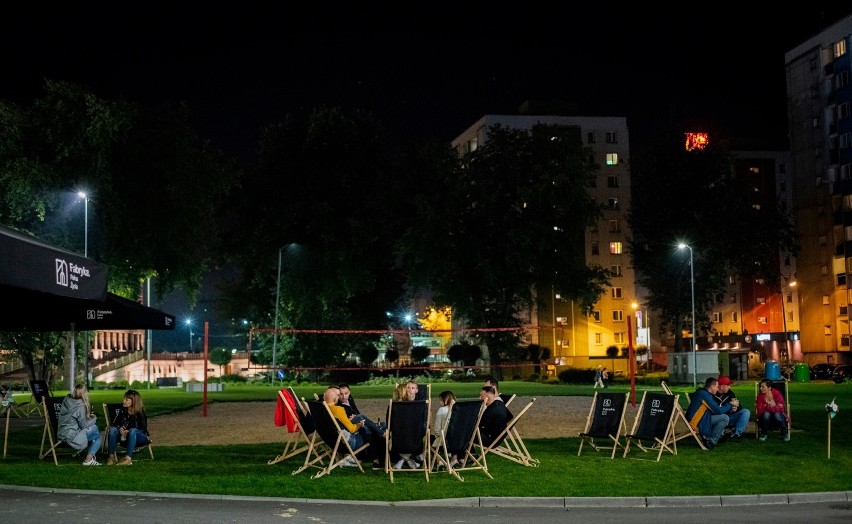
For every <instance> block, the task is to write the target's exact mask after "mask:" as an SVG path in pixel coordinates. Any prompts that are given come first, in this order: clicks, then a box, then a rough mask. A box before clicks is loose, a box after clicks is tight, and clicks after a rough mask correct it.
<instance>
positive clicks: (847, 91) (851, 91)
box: [785, 16, 852, 364]
mask: <svg viewBox="0 0 852 524" xmlns="http://www.w3.org/2000/svg"><path fill="white" fill-rule="evenodd" d="M850 35H852V16H848V17H846V18H844V19H842V20H840V21H838V22H837V23H835V24H834V25H832V26H830V27H828V28H826V29H825V30H823V31H822V32H820V33H819V34H817V35H815V36H813V37H812V38H810V39H809V40H807V41H805V42H803V43H802V44H800V45H799V46H797V47H795V48H794V49H792V50H790V51H788V52H787V53H786V54H785V67H786V75H787V112H788V125H789V137H790V156H791V159H792V164H793V166H792V191H793V197H794V198H793V212H794V216H795V219H796V223H797V228H798V234H799V237H798V241H799V246H800V251H799V254H798V260H797V271H796V280H797V290H798V297H799V300H800V304H799V306H800V312H801V318H800V324H801V325H800V330H801V348H802V352H803V353H804V355H803V359H804V360H805V361H806V362H808V363H809V364H816V363H819V362H829V363H849V362H850V361H852V359H850V352H849V333H850V330H849V303H850V295H849V286H848V285H847V279H848V278H849V276H848V275H849V274H850V273H852V85H850V76H852V62H851V61H850V49H849V45H850Z"/></svg>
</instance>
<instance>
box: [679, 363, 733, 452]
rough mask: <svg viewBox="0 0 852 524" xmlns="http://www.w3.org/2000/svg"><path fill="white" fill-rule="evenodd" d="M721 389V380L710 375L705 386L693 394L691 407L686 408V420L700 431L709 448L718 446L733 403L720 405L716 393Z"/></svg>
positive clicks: (690, 402) (705, 444) (706, 446)
mask: <svg viewBox="0 0 852 524" xmlns="http://www.w3.org/2000/svg"><path fill="white" fill-rule="evenodd" d="M718 391H719V381H718V379H716V377H708V378H707V380H705V381H704V387H703V388H698V389H696V390H695V393H693V394H692V396H691V398H690V401H689V407H688V408H686V420H687V421H689V425H690V426H692V429H694V430H696V431H698V434H699V435H701V438H702V440H703V441H704V447H705V448H707V449H708V450H710V449H713V448H715V447H716V444H717V443H718V442H719V438H720V437H721V436H722V433H724V432H725V427H726V426H727V425H728V415H727V414H728V412H730V411H731V405H730V404H725V405H724V406H720V405H719V404H718V402H716V397H715V396H714V395H716V393H717V392H718Z"/></svg>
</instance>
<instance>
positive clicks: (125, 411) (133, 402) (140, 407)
mask: <svg viewBox="0 0 852 524" xmlns="http://www.w3.org/2000/svg"><path fill="white" fill-rule="evenodd" d="M119 438H120V439H121V441H122V442H123V445H124V446H126V448H127V455H125V457H124V458H123V459H122V460H121V461H120V462H119V461H118V459H117V458H116V455H115V449H116V446H117V445H118V440H119ZM150 441H151V440H150V438H149V435H148V416H147V415H146V414H145V405H144V404H143V402H142V395H140V394H139V392H138V391H136V390H135V389H128V390H127V392H125V393H124V401H123V406H122V408H121V411H119V412H118V414H117V415H116V416H115V420H113V421H112V422H111V423H110V428H109V435H108V440H107V442H108V448H107V449H108V452H109V458H108V459H107V465H108V466H111V465H113V464H115V465H118V466H130V465H132V464H133V451H134V450H135V449H136V447H137V446H139V447H142V446H144V445H145V444H148V443H149V442H150Z"/></svg>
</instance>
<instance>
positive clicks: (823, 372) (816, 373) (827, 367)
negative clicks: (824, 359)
mask: <svg viewBox="0 0 852 524" xmlns="http://www.w3.org/2000/svg"><path fill="white" fill-rule="evenodd" d="M834 368H835V365H834V364H814V365H813V366H812V367H811V380H820V379H826V380H831V375H832V374H833V373H834Z"/></svg>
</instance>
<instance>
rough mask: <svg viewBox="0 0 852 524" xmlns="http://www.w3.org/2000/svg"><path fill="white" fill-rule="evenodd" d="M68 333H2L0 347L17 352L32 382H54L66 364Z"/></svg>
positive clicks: (0, 333)
mask: <svg viewBox="0 0 852 524" xmlns="http://www.w3.org/2000/svg"><path fill="white" fill-rule="evenodd" d="M67 341H68V335H67V334H66V333H57V332H11V331H0V347H2V348H4V349H11V350H12V351H14V352H15V354H16V355H17V356H18V358H20V359H21V362H22V363H23V364H24V367H25V368H26V369H27V374H28V376H29V379H30V380H46V381H47V382H50V381H51V380H53V376H54V373H55V372H56V369H57V368H59V367H60V366H61V365H62V363H63V362H64V358H65V345H66V343H67Z"/></svg>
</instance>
